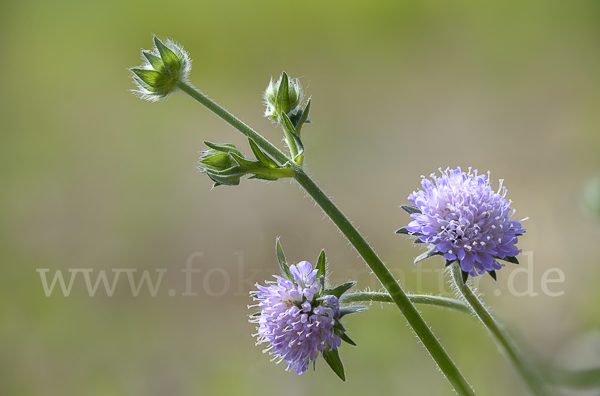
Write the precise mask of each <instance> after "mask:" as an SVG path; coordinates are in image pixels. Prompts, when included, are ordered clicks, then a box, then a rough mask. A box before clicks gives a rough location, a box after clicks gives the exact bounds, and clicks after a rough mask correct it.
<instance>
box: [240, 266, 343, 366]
mask: <svg viewBox="0 0 600 396" xmlns="http://www.w3.org/2000/svg"><path fill="white" fill-rule="evenodd" d="M289 271H290V273H291V275H292V277H293V281H292V280H288V279H284V278H282V277H280V276H277V275H274V278H275V279H277V281H270V282H267V284H268V285H267V286H261V285H259V284H257V285H256V287H257V288H258V291H255V292H253V293H252V294H253V295H254V300H255V301H258V304H257V305H256V306H258V307H260V309H261V311H260V313H259V315H258V316H251V322H253V323H257V324H258V327H257V330H258V333H257V334H254V336H255V337H256V338H257V342H256V345H259V344H263V343H267V344H269V345H268V347H267V348H266V349H265V350H264V351H263V352H267V351H268V352H269V354H270V355H273V356H274V357H273V360H276V361H277V363H278V364H279V363H280V362H281V361H283V360H285V363H286V366H287V368H286V370H287V371H291V370H293V371H295V372H296V373H298V374H302V373H303V372H305V371H306V369H307V368H308V365H309V364H310V363H312V362H314V361H315V360H316V359H317V357H318V356H319V355H320V354H322V353H323V351H325V350H326V349H329V350H336V349H337V348H338V347H339V346H340V344H341V339H340V337H339V336H338V335H337V334H335V332H334V325H335V319H336V318H339V317H340V304H339V301H338V299H337V297H336V296H332V295H327V296H323V297H319V294H320V293H321V291H322V289H323V285H322V284H321V283H319V282H318V281H317V280H315V278H316V277H317V272H318V271H317V270H316V269H313V267H312V265H311V264H310V263H309V262H308V261H301V262H300V263H298V264H296V265H290V266H289Z"/></svg>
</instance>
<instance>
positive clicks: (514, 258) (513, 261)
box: [496, 256, 519, 264]
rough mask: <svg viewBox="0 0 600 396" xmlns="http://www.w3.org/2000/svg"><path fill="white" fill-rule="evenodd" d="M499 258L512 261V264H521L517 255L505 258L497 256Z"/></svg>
mask: <svg viewBox="0 0 600 396" xmlns="http://www.w3.org/2000/svg"><path fill="white" fill-rule="evenodd" d="M496 258H497V259H500V260H504V261H506V262H509V263H512V264H519V260H517V258H516V257H508V256H507V257H504V258H500V257H496Z"/></svg>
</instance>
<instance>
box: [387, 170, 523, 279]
mask: <svg viewBox="0 0 600 396" xmlns="http://www.w3.org/2000/svg"><path fill="white" fill-rule="evenodd" d="M439 171H440V173H441V176H440V177H438V176H436V175H435V174H431V176H430V177H431V180H429V179H427V178H425V177H424V176H422V178H423V180H422V182H421V185H422V186H423V190H419V191H415V192H413V193H412V194H410V195H409V197H408V200H409V201H410V202H412V203H413V204H414V205H415V206H416V207H417V208H418V210H416V209H417V208H414V211H412V214H411V217H412V219H413V221H411V222H410V223H409V224H408V226H406V227H405V230H406V231H407V232H408V234H410V235H415V236H416V237H417V238H418V239H419V240H420V241H421V242H424V243H427V244H432V245H433V246H434V247H433V249H432V250H431V253H430V254H429V256H431V255H434V254H440V255H443V256H444V258H445V259H446V260H448V261H447V263H448V264H449V263H451V262H454V261H458V262H459V264H460V267H461V268H462V270H463V272H465V273H468V274H469V275H471V276H477V275H482V274H484V273H485V272H486V271H494V270H497V269H500V268H502V267H503V266H504V265H503V264H500V263H499V262H498V261H496V259H508V260H507V261H513V262H514V261H516V260H512V259H514V257H515V256H516V255H518V254H519V253H520V252H521V250H519V249H517V247H516V244H517V241H518V238H517V237H518V236H520V235H522V234H523V233H524V232H525V229H524V228H522V226H521V221H522V220H521V221H518V220H511V218H512V216H513V215H514V213H515V211H514V210H512V209H511V207H510V205H511V203H512V201H507V200H506V198H505V197H506V193H507V190H506V187H504V186H503V185H502V184H503V180H500V185H499V187H498V190H497V191H496V192H495V191H494V190H492V186H491V185H490V180H489V176H490V173H489V172H488V174H487V176H486V175H479V174H478V173H477V170H471V168H469V171H468V172H467V173H465V172H463V171H462V170H461V169H460V167H458V168H456V169H450V168H447V169H446V170H445V171H442V169H441V168H440V169H439ZM400 231H401V230H399V232H400ZM491 273H492V275H495V274H494V273H493V272H491ZM465 275H466V274H465Z"/></svg>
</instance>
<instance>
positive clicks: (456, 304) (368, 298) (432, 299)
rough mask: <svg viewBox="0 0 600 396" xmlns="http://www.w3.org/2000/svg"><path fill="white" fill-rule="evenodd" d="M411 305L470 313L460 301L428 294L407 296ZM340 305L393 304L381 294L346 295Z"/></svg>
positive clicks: (468, 308)
mask: <svg viewBox="0 0 600 396" xmlns="http://www.w3.org/2000/svg"><path fill="white" fill-rule="evenodd" d="M408 298H409V299H410V301H411V302H412V303H413V304H423V305H433V306H436V307H440V308H450V309H455V310H457V311H460V312H463V313H468V314H470V313H471V308H470V307H469V306H468V305H467V304H465V303H464V302H462V301H460V300H456V299H454V298H448V297H440V296H431V295H428V294H408ZM340 302H342V303H350V302H386V303H394V300H393V299H392V296H390V295H389V294H388V293H381V292H356V293H347V294H344V295H343V296H342V297H341V298H340Z"/></svg>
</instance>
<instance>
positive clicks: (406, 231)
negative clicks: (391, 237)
mask: <svg viewBox="0 0 600 396" xmlns="http://www.w3.org/2000/svg"><path fill="white" fill-rule="evenodd" d="M396 234H404V235H410V234H409V231H408V230H407V229H406V227H402V228H400V229H399V230H396Z"/></svg>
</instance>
